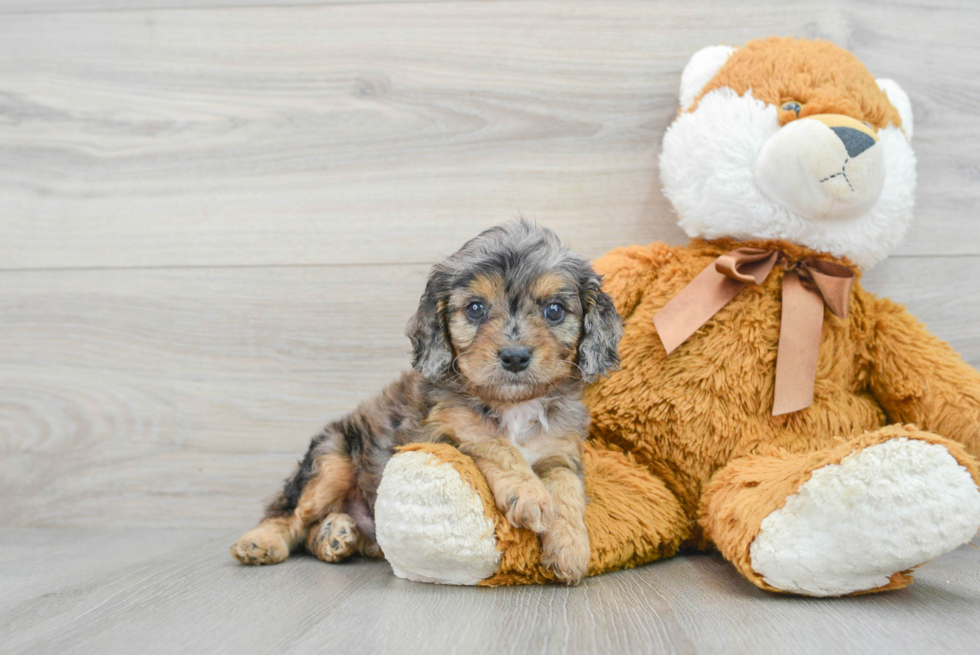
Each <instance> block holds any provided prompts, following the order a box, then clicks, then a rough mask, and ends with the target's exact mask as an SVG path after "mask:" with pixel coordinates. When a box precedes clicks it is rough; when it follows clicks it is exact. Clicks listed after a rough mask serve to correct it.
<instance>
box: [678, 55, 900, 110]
mask: <svg viewBox="0 0 980 655" xmlns="http://www.w3.org/2000/svg"><path fill="white" fill-rule="evenodd" d="M733 52H735V48H733V47H731V46H727V45H710V46H708V47H707V48H701V49H700V50H698V51H697V52H695V53H694V56H693V57H691V59H690V61H688V62H687V66H685V67H684V72H683V73H681V109H688V108H689V107H690V106H691V105H693V104H694V99H695V98H696V97H698V94H699V93H701V89H703V88H704V86H705V85H706V84H707V83H708V82H710V81H711V78H713V77H714V76H715V73H717V72H718V71H719V70H721V67H722V66H724V65H725V62H727V61H728V58H729V57H731V56H732V53H733ZM903 120H904V119H903Z"/></svg>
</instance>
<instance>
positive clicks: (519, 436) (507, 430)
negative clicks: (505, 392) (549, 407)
mask: <svg viewBox="0 0 980 655" xmlns="http://www.w3.org/2000/svg"><path fill="white" fill-rule="evenodd" d="M500 427H501V428H502V430H503V432H504V434H506V435H507V439H509V440H510V442H511V443H512V444H514V445H515V446H517V447H520V446H522V445H524V444H525V443H527V441H528V440H529V439H530V438H531V437H533V436H534V435H536V434H538V433H539V432H542V431H544V432H546V431H547V430H548V415H547V412H546V411H545V407H544V403H543V402H542V401H540V400H528V401H527V402H523V403H518V404H516V405H512V406H510V407H508V408H507V409H505V410H503V411H501V412H500ZM525 457H526V456H525Z"/></svg>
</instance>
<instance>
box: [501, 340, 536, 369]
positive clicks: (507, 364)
mask: <svg viewBox="0 0 980 655" xmlns="http://www.w3.org/2000/svg"><path fill="white" fill-rule="evenodd" d="M498 354H499V356H500V363H501V364H502V365H503V367H504V368H505V369H507V370H508V371H510V372H512V373H520V372H521V371H523V370H524V369H526V368H527V367H528V366H529V365H530V364H531V349H530V348H526V347H523V346H519V347H511V348H504V349H503V350H501V351H500V352H499V353H498Z"/></svg>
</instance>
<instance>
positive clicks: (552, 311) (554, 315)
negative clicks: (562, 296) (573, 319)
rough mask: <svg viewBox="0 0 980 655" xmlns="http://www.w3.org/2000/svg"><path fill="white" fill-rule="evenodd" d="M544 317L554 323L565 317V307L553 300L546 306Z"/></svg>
mask: <svg viewBox="0 0 980 655" xmlns="http://www.w3.org/2000/svg"><path fill="white" fill-rule="evenodd" d="M544 317H545V318H546V319H548V320H549V321H551V322H552V323H557V322H558V321H560V320H561V319H563V318H565V308H564V307H562V306H561V305H559V304H558V303H556V302H553V303H551V304H550V305H548V306H547V307H545V308H544Z"/></svg>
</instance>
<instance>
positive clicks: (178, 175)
mask: <svg viewBox="0 0 980 655" xmlns="http://www.w3.org/2000/svg"><path fill="white" fill-rule="evenodd" d="M852 4H853V3H845V2H840V3H834V2H827V1H825V0H815V1H809V0H802V1H800V2H793V3H790V2H770V3H749V4H746V3H736V2H728V3H714V2H712V3H708V2H704V1H701V2H684V3H676V2H667V1H666V0H663V1H656V2H639V1H627V0H623V1H616V2H602V3H582V4H576V5H574V6H569V5H568V4H567V3H564V2H559V1H557V0H554V1H544V2H497V3H480V2H459V3H420V4H404V3H393V4H370V5H362V4H342V5H324V6H289V7H281V8H275V7H258V8H249V7H234V8H216V9H202V10H195V11H105V12H87V13H86V12H83V13H44V14H16V13H15V14H10V15H7V16H5V17H4V20H3V21H0V198H2V203H3V223H2V235H3V238H2V239H0V269H23V268H83V267H105V266H114V267H141V266H187V265H192V266H207V265H256V264H263V265H267V264H289V265H295V264H322V263H330V264H335V263H352V264H362V263H391V262H401V263H414V262H429V261H432V260H435V259H437V258H439V257H440V256H442V255H444V254H446V253H448V252H451V251H452V249H454V248H455V247H456V246H457V244H459V243H460V242H462V241H463V240H464V239H465V238H468V237H469V236H471V235H472V234H473V232H474V231H475V229H476V228H479V227H485V226H488V225H490V224H492V223H496V222H499V221H500V220H502V219H505V218H508V217H511V216H513V215H515V214H516V213H517V212H519V211H522V212H524V213H525V214H526V215H527V216H529V217H532V218H536V219H539V220H541V221H542V222H544V223H547V224H549V225H553V226H554V227H556V228H558V229H559V230H561V231H562V232H563V233H565V234H567V235H568V236H569V239H570V240H571V241H572V243H573V245H575V246H576V247H577V248H579V249H580V250H582V251H583V252H585V253H586V254H589V255H591V256H596V255H599V254H600V253H602V252H604V251H605V250H608V249H609V248H610V247H613V246H615V245H620V244H624V243H637V242H639V243H643V242H648V241H651V240H653V239H655V238H660V239H664V240H668V241H671V242H680V241H682V240H683V237H682V235H681V233H680V231H679V229H678V228H677V227H676V226H675V225H674V218H673V216H672V213H671V210H670V208H669V206H668V204H667V202H666V200H665V199H664V198H663V197H662V195H661V193H660V191H659V182H658V171H657V153H658V150H659V146H658V144H659V142H660V139H661V137H662V134H663V131H664V128H665V127H666V125H667V124H668V123H669V121H670V120H671V118H672V116H673V115H674V113H675V111H676V97H677V89H678V82H679V76H680V71H681V69H682V67H683V65H684V63H685V62H686V60H687V58H688V57H689V56H690V55H691V54H692V53H693V52H694V51H696V50H697V49H698V48H700V47H702V46H703V45H706V44H710V43H716V42H729V43H740V42H742V41H745V40H747V39H749V38H753V37H757V36H763V35H768V34H796V35H801V36H808V37H821V38H828V39H832V40H834V41H836V42H838V43H840V44H841V45H843V46H845V47H850V48H852V49H853V50H854V51H855V52H856V53H857V54H858V55H859V56H861V57H863V58H864V59H865V60H866V61H867V62H868V64H869V65H870V66H871V68H872V70H874V71H875V73H876V74H879V75H882V76H888V77H893V78H895V79H897V80H899V81H900V82H901V83H902V84H903V86H904V87H905V88H906V90H907V91H908V92H909V94H910V96H911V97H912V101H913V106H914V108H915V111H916V114H917V119H916V124H917V133H916V140H915V143H916V147H917V150H918V154H919V159H920V175H921V184H920V192H919V209H918V216H919V218H918V220H917V222H916V223H915V224H914V225H913V227H912V229H911V233H910V235H909V239H908V240H907V242H906V244H905V245H904V246H903V247H902V249H901V251H900V254H913V255H923V254H927V255H937V254H945V253H953V254H978V253H980V240H978V239H977V238H976V236H975V228H974V221H975V218H974V216H973V214H974V209H973V208H974V207H975V206H977V204H978V201H980V185H978V184H977V183H976V182H977V178H978V167H977V165H976V157H975V156H974V153H975V152H977V150H978V149H980V130H978V128H977V127H976V126H977V125H978V124H980V120H978V118H980V116H978V114H980V102H978V99H980V78H978V77H977V76H976V75H974V68H975V62H976V61H977V60H978V59H980V42H978V41H977V40H976V39H975V38H974V32H975V30H974V26H975V25H976V24H977V19H978V12H980V9H978V8H977V6H976V5H975V4H972V5H968V4H962V3H952V4H947V5H942V10H941V11H937V10H934V9H933V5H931V4H929V3H924V2H923V3H912V2H906V3H901V4H898V5H894V4H890V3H870V4H866V5H861V6H860V7H853V6H852ZM7 6H8V7H10V6H15V5H10V4H8V5H7ZM40 6H41V7H44V6H48V7H55V8H57V7H64V6H66V5H58V4H54V5H51V4H47V5H46V4H44V3H41V4H40ZM97 6H103V7H111V6H113V5H111V3H110V4H104V5H97ZM707 17H710V20H709V19H708V18H707ZM380 235H383V238H379V236H380Z"/></svg>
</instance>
